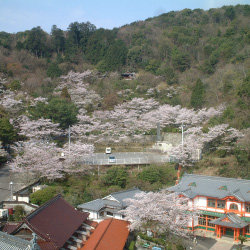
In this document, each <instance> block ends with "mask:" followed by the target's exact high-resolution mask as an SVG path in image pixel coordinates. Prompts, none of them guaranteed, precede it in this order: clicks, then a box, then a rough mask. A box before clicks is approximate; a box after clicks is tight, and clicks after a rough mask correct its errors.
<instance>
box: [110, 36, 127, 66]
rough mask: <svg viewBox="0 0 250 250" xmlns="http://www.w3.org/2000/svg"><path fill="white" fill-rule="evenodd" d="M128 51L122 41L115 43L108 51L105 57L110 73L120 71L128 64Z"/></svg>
mask: <svg viewBox="0 0 250 250" xmlns="http://www.w3.org/2000/svg"><path fill="white" fill-rule="evenodd" d="M127 53H128V49H127V47H126V45H125V43H124V42H123V41H122V40H117V41H115V42H114V43H113V44H112V45H111V46H110V47H109V49H108V51H107V54H106V56H105V64H106V69H107V70H108V71H114V70H119V69H120V68H121V67H122V66H123V65H124V64H125V62H126V56H127Z"/></svg>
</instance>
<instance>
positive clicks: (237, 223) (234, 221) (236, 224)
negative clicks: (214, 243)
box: [210, 213, 249, 228]
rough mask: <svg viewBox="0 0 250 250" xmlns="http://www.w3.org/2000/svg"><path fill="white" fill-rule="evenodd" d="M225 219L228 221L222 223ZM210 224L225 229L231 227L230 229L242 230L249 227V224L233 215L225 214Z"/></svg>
mask: <svg viewBox="0 0 250 250" xmlns="http://www.w3.org/2000/svg"><path fill="white" fill-rule="evenodd" d="M226 218H227V219H228V220H229V221H223V220H224V219H226ZM210 223H213V224H216V225H220V226H225V227H232V228H243V227H246V226H247V225H249V222H245V221H243V220H242V219H241V218H239V217H238V216H237V215H236V214H235V213H227V214H225V215H224V216H222V217H220V218H218V219H216V220H211V221H210Z"/></svg>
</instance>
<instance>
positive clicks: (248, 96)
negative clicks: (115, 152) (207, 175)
mask: <svg viewBox="0 0 250 250" xmlns="http://www.w3.org/2000/svg"><path fill="white" fill-rule="evenodd" d="M249 68H250V5H236V6H224V7H222V8H219V9H210V10H208V11H204V10H202V9H194V10H190V9H184V10H182V11H172V12H169V13H165V14H162V15H160V16H157V17H154V18H149V19H147V20H145V21H138V22H134V23H131V24H128V25H125V26H123V27H120V28H115V29H113V30H106V29H96V27H95V25H94V24H91V23H89V22H85V23H84V22H83V23H78V22H74V23H71V24H69V27H68V29H67V30H66V31H63V30H61V29H59V28H58V27H57V26H56V25H53V27H52V29H51V33H50V34H48V33H46V32H45V31H43V30H42V29H41V28H40V27H34V28H33V29H31V30H26V31H20V32H18V33H16V34H9V33H6V32H0V95H1V99H2V101H1V100H0V104H1V105H0V123H1V127H0V140H1V141H2V142H3V145H5V146H6V145H8V144H11V143H13V142H15V141H21V140H26V139H27V137H30V136H27V134H20V133H18V132H20V131H18V130H17V129H16V127H15V123H13V120H16V119H17V118H18V117H20V116H21V115H24V114H29V117H30V119H33V120H36V119H41V118H46V119H51V120H52V122H54V123H57V124H59V127H60V128H61V129H66V128H68V126H69V125H73V124H75V123H76V122H77V121H79V119H80V118H79V116H77V115H79V114H80V115H82V117H81V119H82V120H84V119H86V116H88V117H91V118H92V119H94V115H93V113H94V112H95V111H102V112H104V111H106V112H108V111H112V110H113V109H114V107H117V105H119V104H121V105H124V106H125V104H126V103H129V102H130V101H131V100H133V99H134V98H142V99H137V100H143V99H147V100H150V101H148V104H150V103H153V104H152V105H156V106H157V105H164V104H170V105H172V106H176V105H181V106H182V107H183V108H184V107H186V108H189V109H191V108H192V109H194V110H198V109H202V108H210V107H218V106H219V105H221V104H223V105H224V106H225V109H224V111H223V114H222V115H221V116H219V117H213V118H211V119H210V120H209V121H206V122H205V124H203V125H202V126H203V127H202V129H203V130H202V131H203V132H204V133H205V132H206V131H208V129H209V128H210V127H213V126H215V125H219V124H222V123H226V124H229V126H230V127H232V128H236V129H238V130H241V131H242V132H243V133H244V135H245V136H244V138H242V139H241V140H240V141H239V142H238V144H237V145H236V146H235V147H234V148H233V150H230V152H228V151H227V150H223V149H220V150H213V151H212V152H211V151H208V155H205V157H204V159H203V161H201V162H200V163H199V166H200V167H201V169H202V168H207V167H209V166H211V165H215V166H217V167H218V171H219V172H218V171H217V174H221V175H225V176H235V175H237V176H240V177H247V178H249V174H248V167H249V160H250V147H249V127H250V70H249ZM69 72H80V73H82V75H81V77H82V79H84V81H85V83H86V84H87V83H88V85H81V86H80V82H79V81H78V80H74V81H76V82H77V81H78V83H79V86H80V87H81V91H80V87H79V88H78V90H76V89H74V86H73V84H71V85H70V83H69V79H70V77H71V76H72V75H73V73H70V74H71V75H70V74H69ZM86 72H87V73H86ZM124 72H135V73H136V78H135V79H133V80H130V81H128V80H125V79H124V78H122V76H121V74H122V73H124ZM80 73H79V74H80ZM66 75H68V78H66ZM63 76H64V78H62V77H63ZM75 77H80V75H78V76H75ZM72 79H73V78H72ZM76 92H78V93H76ZM77 94H78V95H77ZM79 95H81V96H82V97H83V98H84V101H82V100H80V99H79ZM7 97H8V98H12V100H14V99H15V104H16V105H18V104H19V105H20V104H21V107H19V108H9V107H12V106H11V105H14V104H13V101H12V103H8V102H7V100H8V98H7ZM37 98H38V99H37ZM39 98H40V99H39ZM42 98H45V99H42ZM3 100H6V101H5V103H4V101H3ZM34 100H36V102H35V103H34ZM152 100H155V101H156V102H157V104H156V103H155V102H153V101H152ZM132 103H133V102H132ZM13 107H14V106H13ZM81 108H84V112H82V113H81V112H80V111H81ZM150 108H152V107H150ZM150 108H148V109H147V111H148V110H150ZM152 109H153V108H152ZM82 110H83V109H82ZM140 112H143V111H140ZM100 114H101V113H100ZM107 114H109V113H107ZM84 121H85V120H84ZM85 122H86V121H85ZM163 130H164V131H166V132H176V128H175V127H173V126H165V127H164V128H163ZM98 133H99V134H100V131H98V130H97V129H95V130H93V131H90V132H88V134H85V136H88V135H89V134H91V135H97V134H98ZM136 133H137V131H135V134H136ZM155 133H156V130H155V129H151V130H150V131H147V134H155ZM64 142H65V141H60V142H58V144H60V146H62V144H63V143H64ZM217 158H218V159H219V160H216V159H217ZM212 159H213V160H212ZM221 159H223V160H221ZM225 162H226V163H227V164H226V163H225ZM233 163H234V164H233ZM232 164H233V165H234V166H231V165H232ZM197 166H198V164H197ZM227 168H228V169H231V170H232V171H229V172H227V170H226V169H227Z"/></svg>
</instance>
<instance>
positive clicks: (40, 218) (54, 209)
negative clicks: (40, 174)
mask: <svg viewBox="0 0 250 250" xmlns="http://www.w3.org/2000/svg"><path fill="white" fill-rule="evenodd" d="M88 215H89V214H88V213H83V212H80V211H78V210H76V209H75V208H74V207H73V206H71V205H70V204H69V203H67V202H66V201H65V200H64V199H63V198H62V197H61V195H57V196H56V197H54V198H53V199H52V200H50V201H48V202H47V203H45V204H44V205H43V206H41V207H40V208H38V209H36V210H35V211H33V212H32V213H31V214H29V215H28V216H27V217H25V218H24V219H23V222H22V224H21V225H19V226H18V227H17V228H16V229H15V231H13V232H12V234H15V233H16V232H18V230H19V228H20V227H21V226H22V225H23V224H26V225H27V226H28V227H30V228H31V230H32V231H33V232H35V233H36V234H37V235H38V236H39V237H41V238H42V239H43V240H45V241H46V242H52V243H53V245H54V248H52V247H51V248H50V249H56V248H60V247H62V246H63V245H64V244H65V242H66V241H67V240H68V239H69V238H70V237H71V236H72V235H73V233H74V232H75V231H76V230H77V229H78V228H79V227H80V225H81V224H82V223H83V222H84V221H85V220H86V219H87V218H88ZM44 244H45V243H44ZM42 249H47V248H43V247H42Z"/></svg>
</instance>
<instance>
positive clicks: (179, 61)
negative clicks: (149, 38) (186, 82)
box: [172, 49, 190, 72]
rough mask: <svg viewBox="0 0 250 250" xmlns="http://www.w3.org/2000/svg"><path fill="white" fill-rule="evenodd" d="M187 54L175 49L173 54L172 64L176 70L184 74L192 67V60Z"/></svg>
mask: <svg viewBox="0 0 250 250" xmlns="http://www.w3.org/2000/svg"><path fill="white" fill-rule="evenodd" d="M189 58H190V57H189V55H188V54H187V53H184V52H181V51H179V50H177V49H175V50H174V51H173V52H172V63H173V66H174V68H175V69H177V70H179V71H181V72H184V71H185V70H186V69H188V68H189V67H190V59H189Z"/></svg>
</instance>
